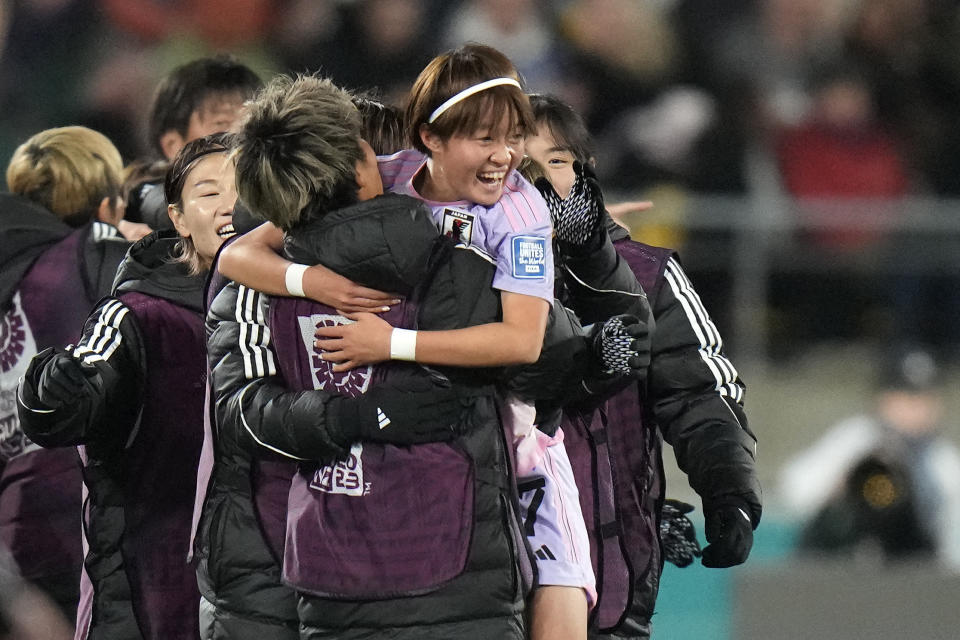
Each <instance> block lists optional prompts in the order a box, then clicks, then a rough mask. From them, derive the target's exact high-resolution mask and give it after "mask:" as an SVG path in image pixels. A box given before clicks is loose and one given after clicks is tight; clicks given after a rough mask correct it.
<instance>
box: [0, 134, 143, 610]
mask: <svg viewBox="0 0 960 640" xmlns="http://www.w3.org/2000/svg"><path fill="white" fill-rule="evenodd" d="M121 171H122V166H121V161H120V153H119V152H118V151H117V149H116V148H115V147H114V146H113V144H112V143H111V142H110V141H109V140H107V139H106V138H105V137H104V136H103V135H101V134H99V133H97V132H96V131H93V130H91V129H86V128H83V127H63V128H58V129H48V130H46V131H41V132H40V133H38V134H36V135H34V136H33V137H31V138H30V139H29V140H27V141H26V142H24V143H23V144H22V145H20V146H19V147H18V148H17V150H16V152H15V153H14V154H13V158H11V160H10V164H9V165H8V166H7V188H8V189H9V190H10V191H11V193H9V194H0V233H2V236H3V242H0V264H2V265H3V268H2V269H0V313H2V315H0V349H2V360H0V363H2V367H0V398H2V400H0V425H2V429H0V433H2V436H0V464H2V467H0V539H2V543H3V544H4V545H5V546H6V547H7V548H9V549H10V552H11V553H12V554H13V557H14V559H15V560H16V562H17V564H18V565H19V567H20V570H21V571H22V573H23V576H24V577H25V578H26V579H28V580H30V581H32V582H34V583H35V584H36V585H37V586H38V587H39V588H40V589H42V590H43V591H45V592H46V593H47V594H48V595H49V597H50V598H52V599H53V600H54V601H56V603H57V604H58V605H59V606H60V607H61V609H62V611H63V612H64V614H65V616H67V617H68V618H69V619H71V620H72V619H73V617H74V615H75V614H76V610H77V598H78V597H79V586H80V565H81V561H82V558H83V556H82V554H81V549H80V521H79V518H80V504H81V499H80V487H81V482H82V480H81V477H80V469H79V465H78V459H77V454H76V451H73V450H67V449H61V450H57V451H50V450H45V449H41V448H40V447H39V446H37V445H36V444H34V443H33V442H32V441H31V440H30V439H29V438H28V437H27V436H26V435H25V434H24V432H23V429H22V427H21V424H20V420H19V418H18V416H17V411H16V400H15V394H16V388H17V380H18V379H19V378H20V377H21V376H22V375H23V374H24V372H25V371H26V370H27V365H28V363H29V362H30V358H32V357H33V356H34V355H35V354H36V353H37V352H38V351H40V350H41V349H45V348H47V347H53V346H56V347H62V346H64V345H66V344H67V343H69V342H73V341H75V340H76V339H77V338H78V337H79V329H80V327H81V326H82V324H83V320H84V318H85V317H86V316H87V313H88V312H89V311H90V309H92V308H93V305H94V304H96V302H97V300H99V299H100V298H101V297H102V296H104V295H106V294H107V293H108V292H109V291H110V286H111V285H112V284H113V276H114V273H115V272H116V270H117V265H118V264H120V261H121V260H122V259H123V256H124V254H125V253H126V251H127V248H128V246H129V244H128V243H127V242H126V241H124V239H123V238H122V237H120V234H119V232H118V231H117V229H116V227H115V226H114V225H115V224H116V223H117V222H118V220H120V218H122V217H123V203H122V201H121V199H120V173H121Z"/></svg>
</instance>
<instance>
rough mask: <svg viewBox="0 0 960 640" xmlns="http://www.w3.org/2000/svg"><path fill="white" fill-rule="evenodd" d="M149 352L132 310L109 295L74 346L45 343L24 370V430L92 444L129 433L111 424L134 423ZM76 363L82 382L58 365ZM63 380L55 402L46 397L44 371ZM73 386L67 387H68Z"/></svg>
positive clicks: (53, 442) (44, 440) (52, 442)
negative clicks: (57, 347)
mask: <svg viewBox="0 0 960 640" xmlns="http://www.w3.org/2000/svg"><path fill="white" fill-rule="evenodd" d="M144 360H145V358H144V356H143V347H142V340H141V338H140V332H139V329H137V326H136V323H135V321H134V320H133V314H131V313H130V312H129V309H128V308H127V307H126V306H125V305H124V304H123V303H122V302H121V301H119V300H117V299H113V298H108V299H106V300H104V301H103V302H101V304H100V305H99V306H98V307H97V308H96V309H95V310H94V311H93V313H92V314H91V315H90V317H89V318H88V319H87V322H86V324H85V326H84V330H83V334H82V336H81V338H80V340H79V341H78V343H77V345H76V346H75V347H72V348H69V349H68V350H67V351H63V350H60V351H56V350H53V349H46V350H44V351H42V352H41V353H39V354H37V355H36V356H35V357H34V358H33V360H32V361H31V363H30V366H29V367H28V369H27V371H26V372H25V374H24V377H23V382H22V385H21V387H20V388H19V389H18V393H17V402H18V405H19V407H18V409H19V414H20V419H21V425H22V427H23V429H24V432H25V433H26V434H27V435H28V437H30V438H31V439H32V440H33V441H34V442H36V443H37V444H39V445H41V446H44V447H60V446H73V445H78V444H91V443H92V442H94V441H100V442H101V443H102V442H103V441H105V440H110V439H111V438H112V437H114V436H116V437H119V438H121V439H123V438H125V437H126V436H125V434H122V433H121V434H117V433H113V432H112V431H111V429H113V428H117V427H120V426H123V425H129V424H132V423H133V421H134V419H135V415H136V412H137V410H138V407H139V402H140V396H141V391H142V383H143V379H144V376H145V369H144V367H145V362H144ZM58 361H61V365H63V366H66V365H67V364H69V365H70V366H69V367H68V368H69V369H74V370H75V372H76V374H77V376H78V378H80V379H82V381H81V382H80V383H79V384H76V383H72V384H71V383H69V382H68V381H67V380H66V379H65V378H63V377H62V376H64V375H65V372H64V370H63V369H62V368H61V366H60V365H58ZM45 376H49V378H50V381H49V382H47V384H48V385H49V384H51V383H52V382H53V381H55V380H57V379H59V380H61V382H60V383H58V384H57V385H56V386H59V387H60V388H61V390H62V391H61V392H60V393H59V394H55V396H54V397H55V398H56V399H55V400H51V402H54V406H48V405H47V404H46V403H45V402H44V401H43V400H42V398H43V397H45V396H44V394H45V393H49V387H48V391H46V392H45V391H42V390H41V387H42V386H43V385H44V377H45ZM66 389H69V391H66V392H64V390H66Z"/></svg>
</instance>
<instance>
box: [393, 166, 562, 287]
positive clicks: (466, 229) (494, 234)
mask: <svg viewBox="0 0 960 640" xmlns="http://www.w3.org/2000/svg"><path fill="white" fill-rule="evenodd" d="M378 161H379V164H380V176H381V177H382V178H383V188H384V190H386V191H389V192H391V193H401V194H404V195H408V196H411V197H414V198H417V199H418V200H423V201H424V202H425V203H427V204H428V205H429V206H430V208H431V210H432V211H433V219H434V220H435V221H436V223H437V227H438V228H439V229H440V232H441V233H444V234H447V235H451V236H453V237H455V238H458V239H459V240H460V241H461V242H462V243H463V244H465V245H468V246H469V247H470V248H471V249H473V250H474V251H477V252H478V253H482V254H484V255H485V256H486V257H488V258H489V259H490V260H491V262H495V263H496V265H497V271H496V274H494V276H493V287H494V288H495V289H499V290H501V291H510V292H513V293H521V294H525V295H528V296H534V297H536V298H543V299H544V300H546V301H547V302H550V303H551V304H552V303H553V249H552V246H551V237H552V235H553V227H552V226H551V224H550V212H549V211H548V210H547V204H546V202H544V200H543V197H542V196H541V195H540V192H539V191H537V190H536V188H535V187H534V186H533V185H531V184H530V183H529V182H527V180H525V179H524V178H523V176H521V175H520V174H519V173H517V172H516V171H512V172H510V174H509V175H508V176H507V177H506V179H505V180H504V188H503V195H502V196H501V197H500V200H498V201H497V203H496V204H495V205H493V206H490V207H487V206H484V205H479V204H474V203H472V202H467V201H465V200H462V201H457V202H435V201H432V200H427V199H426V198H424V197H423V196H421V195H420V194H419V193H417V191H416V189H415V188H414V187H413V178H414V176H415V175H417V173H418V172H419V171H420V170H421V169H422V168H423V166H424V165H425V164H426V162H427V156H426V155H424V154H423V153H421V152H419V151H416V150H413V149H406V150H404V151H399V152H397V153H395V154H393V155H392V156H381V157H379V158H378Z"/></svg>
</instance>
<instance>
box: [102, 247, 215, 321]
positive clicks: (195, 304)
mask: <svg viewBox="0 0 960 640" xmlns="http://www.w3.org/2000/svg"><path fill="white" fill-rule="evenodd" d="M179 239H180V236H178V235H177V233H176V232H175V231H169V230H164V231H154V232H153V233H151V234H149V235H147V236H144V237H143V238H141V239H140V240H139V241H138V242H136V243H135V244H134V245H133V246H132V247H130V250H129V251H128V252H127V257H126V258H124V260H123V262H122V263H121V264H120V268H119V269H117V277H116V278H115V279H114V281H113V294H114V295H120V294H121V293H125V292H130V291H136V292H137V293H143V294H146V295H150V296H153V297H155V298H161V299H163V300H168V301H170V302H172V303H173V304H176V305H178V306H181V307H184V308H186V309H190V310H191V311H196V312H197V313H203V287H204V281H205V280H206V273H200V274H198V275H191V274H190V272H189V269H188V268H187V265H185V264H183V263H182V262H176V261H175V258H176V255H177V254H176V251H175V248H176V245H177V241H178V240H179Z"/></svg>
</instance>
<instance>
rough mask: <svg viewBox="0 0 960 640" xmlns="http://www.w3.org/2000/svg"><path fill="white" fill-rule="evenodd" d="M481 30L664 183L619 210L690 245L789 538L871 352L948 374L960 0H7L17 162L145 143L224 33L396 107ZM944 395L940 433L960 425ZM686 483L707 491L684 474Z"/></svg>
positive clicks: (10, 135)
mask: <svg viewBox="0 0 960 640" xmlns="http://www.w3.org/2000/svg"><path fill="white" fill-rule="evenodd" d="M466 41H478V42H483V43H486V44H490V45H493V46H495V47H497V48H499V49H501V50H502V51H504V52H505V53H506V54H507V55H508V56H509V57H510V58H511V59H512V60H513V61H514V62H515V64H516V66H517V67H518V69H520V71H521V72H522V74H523V75H524V77H525V80H526V83H527V87H528V89H529V90H530V91H533V92H549V93H554V94H557V95H559V96H560V97H562V98H563V99H564V100H566V101H567V102H569V103H571V104H573V105H574V106H575V107H576V108H577V109H579V110H580V111H581V113H582V114H583V115H584V116H585V118H586V120H587V122H588V124H589V126H590V128H591V131H592V133H593V134H594V135H595V137H596V139H597V142H598V145H597V147H598V149H599V150H600V153H599V155H598V158H597V168H598V173H599V175H600V178H601V182H602V184H603V186H604V188H605V190H606V192H607V199H608V200H609V201H616V200H627V199H649V200H652V201H653V202H654V208H653V209H652V210H651V211H646V212H638V213H634V214H632V215H630V216H629V217H628V218H627V219H626V220H625V222H626V223H627V224H628V225H629V226H630V227H631V231H632V233H633V235H634V236H635V237H636V238H637V239H639V240H643V241H644V242H648V243H651V244H661V245H664V246H672V247H675V248H677V249H679V250H680V251H681V257H682V259H683V262H684V264H685V265H686V267H687V270H688V273H689V274H690V275H691V278H692V279H693V281H694V283H695V284H696V286H697V290H698V291H699V292H700V294H701V296H702V297H703V298H704V302H705V303H706V306H707V308H708V309H709V310H710V312H711V313H712V314H713V316H714V319H715V320H716V322H717V324H718V326H719V328H720V330H721V332H722V334H723V335H724V337H725V338H726V340H727V343H728V344H727V347H728V350H729V352H730V355H731V358H732V359H733V361H734V363H735V364H737V365H738V366H739V367H740V369H741V373H742V374H743V377H744V379H745V380H746V382H747V386H748V395H747V400H746V406H747V411H748V414H749V415H750V417H751V421H752V426H753V428H754V430H755V431H756V432H757V434H758V438H759V442H760V450H759V468H760V471H761V479H762V480H763V481H764V484H765V488H767V490H768V493H767V496H768V504H767V506H766V513H769V514H770V516H769V517H768V516H767V515H765V524H764V525H761V527H760V529H759V531H758V539H757V544H758V553H757V555H758V556H759V557H760V559H761V560H760V561H761V563H762V559H763V558H764V557H765V554H767V555H770V556H772V557H780V555H782V554H786V553H787V550H788V549H789V548H790V546H791V544H792V542H791V541H792V540H794V537H795V533H796V529H791V527H790V525H791V524H793V523H792V522H791V514H790V513H789V512H788V511H787V510H785V509H782V508H780V505H781V504H782V503H781V501H780V497H781V496H779V495H778V493H777V485H778V475H779V473H780V471H781V469H782V468H783V466H784V465H785V464H786V462H787V460H788V459H789V458H791V457H792V456H793V455H794V454H796V453H797V452H798V451H800V450H801V449H803V448H804V447H806V446H808V445H809V444H810V443H811V442H813V441H814V439H815V438H816V437H818V436H819V435H821V434H822V433H823V432H825V431H826V429H827V428H828V427H829V426H830V425H831V424H832V423H834V422H837V421H839V420H840V419H841V418H843V417H844V416H845V415H847V414H854V413H857V412H858V411H866V410H869V407H870V402H871V398H872V395H871V394H872V390H873V386H872V385H873V381H874V380H875V378H876V374H877V371H876V369H877V365H876V363H878V362H881V361H883V359H884V357H885V356H886V355H888V352H889V351H890V350H891V349H894V348H899V347H900V346H902V345H908V344H909V345H912V344H922V345H925V346H927V347H928V348H930V349H931V351H932V353H934V354H935V355H936V356H937V358H938V360H939V363H940V366H941V367H942V368H943V372H944V374H943V377H942V380H943V381H944V386H945V388H947V389H951V388H956V381H957V373H956V369H957V364H958V361H960V322H958V316H960V313H958V312H960V216H958V215H957V214H958V213H960V199H958V198H960V117H958V116H960V1H958V0H736V1H733V2H717V1H715V0H2V2H0V157H2V158H4V163H5V162H6V159H8V158H9V157H10V154H11V153H12V151H13V149H14V148H15V147H16V145H17V144H19V143H20V142H22V141H23V140H25V139H26V138H27V137H29V136H30V135H31V134H33V133H35V132H37V131H40V130H42V129H46V128H49V127H53V126H62V125H68V124H82V125H86V126H89V127H91V128H94V129H96V130H98V131H101V132H103V133H104V134H106V135H107V136H108V137H110V138H111V139H112V140H113V141H114V142H115V143H116V145H117V147H118V148H119V149H120V151H121V153H122V154H123V156H124V159H125V160H126V161H131V160H133V159H134V158H137V157H140V156H142V155H143V154H145V153H146V152H147V151H148V147H147V145H146V144H145V141H144V139H145V131H144V128H145V124H146V111H147V106H148V104H149V102H150V99H151V96H152V93H153V89H154V87H155V86H156V84H157V82H158V81H159V79H160V78H161V77H162V76H163V75H164V74H166V73H167V72H168V71H169V70H170V69H172V68H173V67H174V66H176V65H177V64H180V63H183V62H186V61H187V60H190V59H192V58H195V57H197V56H200V55H205V54H208V53H212V52H219V51H228V52H230V53H233V54H234V55H236V56H237V57H239V58H240V59H241V60H242V61H244V62H246V63H247V64H248V65H250V66H251V67H253V68H254V69H255V70H257V71H258V72H259V73H260V74H261V75H262V76H263V77H265V78H266V77H269V76H270V75H272V74H273V73H277V72H312V71H320V72H322V73H323V74H325V75H329V76H332V77H333V78H334V79H335V80H336V81H337V82H338V83H340V84H342V85H344V86H346V87H348V88H351V89H375V90H377V91H379V94H380V96H382V98H383V99H384V100H386V101H395V102H400V101H402V97H403V95H404V92H405V90H406V89H407V88H408V87H409V86H410V84H411V82H412V80H413V79H414V78H415V76H416V75H417V73H418V72H419V71H420V70H421V69H422V68H423V66H424V65H425V63H426V62H427V61H429V59H430V58H431V57H432V56H434V55H435V54H436V53H438V52H440V51H442V50H444V49H447V48H450V47H452V46H456V45H458V44H461V43H463V42H466ZM944 402H945V405H946V410H945V411H944V416H945V417H944V419H943V420H942V423H943V424H941V425H940V426H939V427H938V428H939V433H941V434H943V435H944V436H945V437H946V438H948V439H952V440H954V441H956V440H957V439H958V436H960V429H958V427H957V425H956V422H957V421H956V420H955V419H954V418H955V416H956V415H957V410H958V407H957V404H958V402H957V399H956V398H954V397H953V394H952V393H947V394H946V395H945V397H944ZM668 486H670V487H672V488H673V489H674V490H675V491H674V493H676V494H677V495H678V497H681V498H683V497H689V496H690V495H691V494H686V495H685V491H686V487H685V482H684V480H683V477H682V475H679V474H677V475H676V478H675V479H674V478H671V479H670V484H669V485H668ZM766 536H770V537H769V538H767V537H766ZM744 570H747V569H744ZM737 571H739V570H737ZM733 573H734V575H736V573H735V572H733ZM675 575H676V572H673V573H671V572H669V571H668V573H667V574H665V578H664V585H665V586H664V588H665V594H664V597H663V598H661V607H662V608H663V607H666V611H667V614H666V615H665V617H664V618H663V619H664V620H666V623H667V624H670V623H671V618H670V613H669V612H670V610H671V607H672V606H674V605H673V602H674V601H673V600H672V599H671V598H674V597H676V598H687V597H688V595H689V593H690V590H693V591H694V592H696V589H697V587H696V586H695V584H694V582H693V581H691V579H690V578H687V582H686V583H684V582H683V581H680V582H677V583H675V584H680V585H682V586H683V589H686V590H687V591H685V592H684V593H683V595H681V594H680V591H679V590H678V591H676V592H674V591H672V590H671V587H670V581H671V580H672V579H674V578H672V576H675ZM685 575H687V576H690V575H694V576H696V575H697V574H690V573H687V574H685ZM700 578H701V579H703V580H706V581H707V582H706V583H704V584H714V585H715V584H716V582H715V581H717V580H720V579H721V578H718V577H716V576H711V577H709V578H703V576H700ZM711 580H713V581H714V582H710V581H711ZM724 588H726V587H723V586H722V585H721V586H719V587H717V588H716V589H714V590H713V591H711V592H710V594H709V595H708V594H706V593H702V594H701V596H702V597H704V598H707V599H709V598H711V597H712V598H714V599H716V598H717V597H718V596H717V593H720V594H721V595H722V594H723V593H727V592H725V591H724ZM725 602H726V601H724V603H725ZM724 603H721V604H718V605H717V606H718V607H726V606H728V603H727V604H724ZM699 611H701V612H706V613H707V614H709V613H710V612H711V611H713V610H712V609H711V608H710V607H706V608H702V607H701V608H700V609H699ZM688 613H689V612H688ZM688 619H689V618H688ZM694 619H695V616H694ZM672 623H673V624H680V622H679V618H678V619H677V620H673V621H672ZM705 624H708V625H709V624H714V625H715V621H713V622H710V621H709V620H707V621H706V622H705ZM708 629H712V631H708ZM691 633H692V634H694V635H691V636H690V637H697V636H696V634H699V636H698V637H720V638H722V637H724V636H723V633H720V632H717V631H716V627H715V626H714V627H705V628H704V629H702V630H700V631H699V632H691ZM704 634H706V635H704ZM669 637H675V638H679V637H684V636H683V634H682V633H681V632H675V633H673V634H670V636H669ZM779 637H787V636H785V635H780V636H779ZM820 637H824V636H820ZM931 637H932V636H931Z"/></svg>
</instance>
